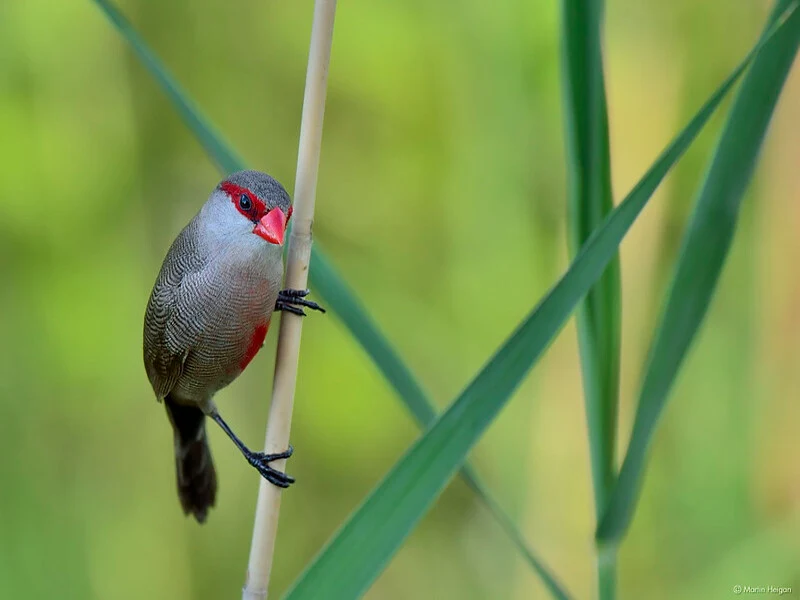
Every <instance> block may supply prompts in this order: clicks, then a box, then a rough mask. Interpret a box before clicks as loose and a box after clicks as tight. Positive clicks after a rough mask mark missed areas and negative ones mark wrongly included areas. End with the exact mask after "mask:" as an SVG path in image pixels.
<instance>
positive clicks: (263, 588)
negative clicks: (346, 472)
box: [242, 0, 336, 600]
mask: <svg viewBox="0 0 800 600" xmlns="http://www.w3.org/2000/svg"><path fill="white" fill-rule="evenodd" d="M335 15H336V0H316V2H315V4H314V21H313V24H312V27H311V48H310V50H309V54H308V71H307V72H306V89H305V95H304V97H303V117H302V121H301V124H300V147H299V150H298V156H297V175H296V178H295V186H294V193H295V196H294V206H293V215H292V216H293V221H294V223H293V225H292V229H291V233H290V235H289V248H288V255H287V260H286V262H287V264H286V283H285V286H286V287H287V288H290V289H305V287H306V285H307V283H308V265H309V261H310V260H311V224H312V221H313V220H314V200H315V196H316V189H317V172H318V170H319V154H320V146H321V144H322V118H323V115H324V113H325V91H326V87H327V83H328V64H329V62H330V55H331V43H332V41H333V21H334V16H335ZM302 329H303V318H302V317H300V316H298V315H293V314H290V313H287V312H284V313H282V314H281V325H280V331H279V334H278V348H277V355H276V359H275V377H274V379H273V384H272V403H271V405H270V409H269V421H268V422H267V433H266V441H265V444H264V449H265V452H268V453H276V452H282V451H284V450H286V448H287V447H288V445H289V431H290V429H291V425H292V408H293V405H294V392H295V386H296V383H297V364H298V359H299V356H300V335H301V333H302ZM285 463H286V461H285V460H281V461H275V463H273V464H274V466H275V468H276V469H283V468H284V467H285ZM280 505H281V490H280V488H278V487H276V486H274V485H272V484H271V483H269V482H267V481H266V480H265V479H263V478H262V479H261V482H260V485H259V488H258V502H257V504H256V515H255V523H254V524H253V540H252V544H251V546H250V560H249V562H248V565H247V579H246V581H245V586H244V589H243V591H242V598H243V600H265V599H266V597H267V590H268V588H269V577H270V572H271V571H272V561H273V555H274V551H275V536H276V535H277V532H278V514H279V511H280Z"/></svg>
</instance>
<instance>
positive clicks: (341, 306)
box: [95, 0, 568, 599]
mask: <svg viewBox="0 0 800 600" xmlns="http://www.w3.org/2000/svg"><path fill="white" fill-rule="evenodd" d="M95 2H96V3H97V4H98V5H99V6H100V8H101V9H102V10H103V12H104V13H105V15H106V16H107V17H108V19H109V20H110V21H111V22H112V23H113V25H114V26H115V27H116V28H117V30H118V31H119V33H120V34H122V36H123V37H124V38H125V39H126V40H127V41H128V42H129V43H130V45H131V47H132V48H133V50H134V52H135V53H136V55H137V56H138V57H139V59H140V60H141V61H142V63H143V64H144V66H145V67H146V68H147V70H148V71H149V72H150V74H151V75H152V76H153V77H154V78H155V80H156V81H157V82H158V84H159V85H160V86H161V87H162V89H163V90H164V91H165V92H166V93H167V95H168V96H169V98H170V100H171V101H172V103H173V105H174V106H175V108H176V110H177V111H178V113H179V114H180V116H181V118H182V119H183V120H184V122H185V123H186V125H187V126H188V127H189V129H191V131H192V132H193V133H194V134H195V136H196V137H197V138H198V140H200V142H201V144H202V146H203V148H204V149H205V150H206V152H207V153H208V155H209V156H210V157H211V158H212V160H213V161H214V163H215V164H216V165H217V167H218V168H219V170H220V171H222V172H223V173H230V172H233V171H239V170H242V169H245V168H246V165H245V162H244V161H243V160H242V159H241V158H240V157H239V155H238V154H236V152H234V150H233V149H232V148H231V146H230V145H229V144H227V143H226V142H225V141H224V139H223V138H222V136H221V135H220V134H219V132H218V131H217V130H216V129H215V128H214V127H213V125H212V124H211V123H210V122H209V121H208V119H206V118H205V117H204V116H203V115H202V113H200V111H199V109H197V108H196V107H195V106H194V104H193V103H192V102H191V100H190V99H189V96H188V94H186V92H185V91H184V90H182V89H181V87H180V86H179V85H178V84H177V83H176V82H175V80H174V78H173V77H172V76H171V75H170V74H169V73H168V72H167V70H166V68H165V67H164V66H163V65H162V64H161V61H160V60H159V59H158V58H157V57H156V56H155V54H154V53H153V52H152V51H151V50H150V49H149V48H148V47H147V45H146V44H145V42H144V40H143V39H142V38H141V36H139V34H138V33H137V32H136V30H135V29H133V27H132V26H131V24H130V23H129V22H128V20H127V19H126V18H125V17H124V15H122V14H121V13H120V12H119V10H117V9H116V7H114V5H113V4H111V3H109V2H108V1H107V0H95ZM309 276H310V279H311V285H312V286H313V287H314V288H315V290H316V291H317V292H318V293H319V294H320V295H321V296H322V298H324V300H325V304H326V305H327V307H328V308H329V309H330V310H331V311H332V312H333V313H335V314H337V315H338V316H339V318H340V319H341V320H342V322H343V323H344V324H345V326H346V327H347V328H348V329H349V330H350V332H351V333H352V335H353V337H354V338H355V339H356V340H357V341H358V342H359V343H360V344H361V346H362V348H363V349H364V351H365V352H366V353H367V355H368V356H369V357H370V358H371V359H372V361H373V362H374V363H375V365H376V366H377V367H378V369H379V370H380V371H381V372H382V373H383V375H384V376H385V377H386V379H387V380H388V381H389V383H390V384H391V385H392V386H393V387H394V389H395V391H396V392H397V394H398V396H399V397H400V399H401V400H402V401H403V402H404V404H405V405H406V407H407V408H408V410H409V411H410V412H411V414H412V416H413V417H414V418H415V419H416V420H417V422H418V423H419V425H420V426H421V427H427V426H428V425H430V424H431V423H432V422H433V421H434V420H435V418H436V410H435V408H434V406H433V404H432V402H431V401H430V400H429V399H428V397H427V395H426V394H425V392H424V391H423V389H422V387H421V386H420V384H419V382H418V381H417V379H416V377H415V376H414V375H413V373H412V372H411V371H410V369H409V368H408V367H407V366H406V365H405V364H404V363H403V361H402V360H401V359H400V357H399V356H398V354H397V352H396V351H395V350H394V348H393V347H392V345H391V344H390V343H389V341H388V340H387V339H386V337H385V336H384V335H383V334H382V333H381V332H380V330H379V329H378V326H377V325H376V324H375V322H374V321H373V320H372V319H371V318H370V316H369V314H368V313H367V311H366V310H365V308H364V307H363V305H362V304H361V303H360V302H359V300H358V299H357V298H356V296H355V295H354V294H353V292H352V291H351V290H350V288H349V287H348V285H347V284H346V283H345V282H344V280H343V279H342V278H341V277H340V276H339V275H338V273H336V271H335V269H334V267H333V265H332V264H331V263H330V261H329V260H328V259H327V258H326V256H325V254H324V253H323V251H322V250H321V249H320V246H319V242H315V244H314V248H313V251H312V255H311V267H310V272H309ZM462 475H463V476H464V479H465V481H466V483H467V485H469V486H470V487H471V488H472V489H473V490H474V491H475V492H476V493H477V494H478V496H479V497H480V498H481V500H482V501H483V503H484V504H485V505H486V507H487V508H488V509H489V512H490V513H491V514H492V515H493V517H494V518H495V519H496V520H497V522H498V523H499V524H500V527H501V528H502V529H503V530H504V531H505V532H506V533H507V534H508V535H509V537H510V538H511V541H512V542H513V543H514V545H515V546H516V547H517V550H518V551H519V552H520V553H521V554H522V556H523V557H524V558H525V560H527V562H528V563H529V565H530V566H531V568H532V569H533V570H534V571H536V572H537V573H538V574H539V576H540V577H541V578H542V580H543V582H544V583H545V585H546V586H547V588H548V589H549V590H550V591H551V593H552V594H553V596H554V597H556V598H561V599H566V598H568V595H567V593H566V592H565V591H564V588H563V586H562V585H561V584H560V583H559V582H558V581H557V580H556V579H555V577H554V575H552V573H551V572H550V570H549V568H548V567H547V566H546V565H545V564H544V563H543V562H542V560H541V559H539V558H538V557H537V556H536V554H535V553H534V552H533V551H532V550H531V549H530V548H529V547H528V545H527V543H526V542H525V539H524V538H523V536H522V534H521V533H520V532H519V530H518V529H517V528H516V526H515V525H514V523H513V521H512V520H511V518H510V517H509V516H508V515H507V514H506V513H505V512H504V511H503V509H502V508H501V507H500V505H499V504H498V502H497V501H496V500H495V499H494V498H492V497H491V495H490V494H489V491H488V490H487V489H486V487H485V486H484V485H483V483H482V482H481V481H480V479H479V478H478V475H477V474H476V473H475V472H474V471H473V470H472V469H471V468H470V467H469V466H468V465H467V466H464V468H463V469H462Z"/></svg>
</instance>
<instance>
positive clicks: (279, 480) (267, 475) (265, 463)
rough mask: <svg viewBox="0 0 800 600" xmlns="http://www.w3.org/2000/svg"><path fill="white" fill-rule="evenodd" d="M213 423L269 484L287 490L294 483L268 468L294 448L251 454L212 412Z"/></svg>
mask: <svg viewBox="0 0 800 600" xmlns="http://www.w3.org/2000/svg"><path fill="white" fill-rule="evenodd" d="M209 416H210V417H211V418H212V419H214V421H215V422H216V423H217V425H219V426H220V427H221V428H222V431H224V432H225V433H226V434H227V435H228V437H229V438H231V440H232V441H233V443H234V444H236V447H237V448H239V451H240V452H241V453H242V454H244V457H245V458H246V459H247V462H249V463H250V465H252V466H253V467H255V469H256V471H258V472H259V473H260V474H261V476H262V477H263V478H264V479H266V480H267V481H269V482H270V483H271V484H273V485H276V486H278V487H280V488H287V487H289V486H290V485H291V484H293V483H294V477H290V476H289V475H287V474H286V473H283V472H281V471H278V470H277V469H273V468H272V467H270V466H269V463H270V462H272V461H273V460H278V459H280V458H289V457H290V456H291V455H292V452H294V448H292V447H291V445H290V446H289V449H288V450H286V451H285V452H278V453H277V454H266V453H264V452H253V451H252V450H250V448H248V447H247V446H245V445H244V442H242V440H240V439H239V438H238V437H237V436H236V434H235V433H233V431H232V430H231V428H230V427H228V424H227V423H226V422H225V421H224V420H223V418H222V417H221V416H220V414H219V413H218V412H217V411H216V410H214V412H212V413H211V414H210V415H209Z"/></svg>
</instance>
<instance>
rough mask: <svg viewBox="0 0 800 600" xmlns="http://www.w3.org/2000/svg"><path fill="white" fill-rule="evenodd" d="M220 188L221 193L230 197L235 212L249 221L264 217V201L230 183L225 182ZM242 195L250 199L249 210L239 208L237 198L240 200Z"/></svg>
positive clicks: (265, 208) (245, 189)
mask: <svg viewBox="0 0 800 600" xmlns="http://www.w3.org/2000/svg"><path fill="white" fill-rule="evenodd" d="M220 188H221V189H222V191H223V192H225V193H226V194H228V196H230V198H231V202H233V205H234V206H235V207H236V210H238V211H239V212H240V213H242V214H243V215H244V216H245V217H247V218H248V219H250V220H251V221H258V220H259V219H260V218H261V217H262V216H264V214H266V212H267V206H266V204H264V201H263V200H262V199H261V198H259V197H258V196H256V195H255V194H254V193H253V192H251V191H250V190H248V189H247V188H244V187H242V186H240V185H236V184H235V183H231V182H230V181H225V182H224V183H223V184H222V185H221V186H220ZM243 195H244V196H247V197H248V198H249V199H250V204H251V207H250V210H243V209H242V207H241V206H239V198H241V197H242V196H243Z"/></svg>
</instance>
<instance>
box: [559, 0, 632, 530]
mask: <svg viewBox="0 0 800 600" xmlns="http://www.w3.org/2000/svg"><path fill="white" fill-rule="evenodd" d="M602 11H603V2H602V0H592V1H590V2H588V3H587V2H585V1H581V0H563V1H562V24H563V26H562V40H563V48H562V54H563V59H562V63H563V65H562V66H563V68H562V81H563V87H564V92H563V96H564V115H565V121H566V122H565V130H566V135H565V138H566V147H567V157H568V173H569V179H568V189H569V194H568V203H567V206H568V219H567V225H568V227H567V231H568V233H569V243H570V251H571V254H572V255H573V256H574V255H575V254H576V253H577V252H578V250H579V249H580V247H581V246H582V245H583V244H584V243H585V242H586V240H587V239H588V238H589V236H590V235H591V233H592V232H593V231H594V230H595V229H596V228H597V227H598V226H599V225H600V224H601V223H602V222H603V219H604V218H605V217H606V215H608V213H609V212H611V210H612V208H613V201H612V194H611V165H610V156H609V142H608V115H607V111H606V98H605V83H604V78H603V60H602V51H601V40H600V30H601V22H602ZM620 296H621V284H620V269H619V254H617V255H615V256H614V258H613V259H612V261H611V263H610V264H609V266H608V268H607V270H606V272H605V273H603V276H602V277H601V278H600V279H599V280H598V282H597V284H596V285H595V286H594V287H593V288H592V289H591V290H590V291H589V293H588V294H587V295H586V299H585V300H584V301H583V302H582V303H581V305H580V306H579V307H578V311H577V317H578V337H579V343H580V352H581V370H582V374H583V387H584V394H585V402H586V415H587V423H588V429H589V446H590V454H591V465H592V481H593V485H594V495H595V508H596V511H597V517H598V518H599V517H600V515H601V514H602V512H603V510H604V507H605V503H606V501H607V496H608V493H609V492H610V490H611V486H612V484H613V480H614V475H615V473H614V449H615V447H616V431H617V426H616V423H617V401H618V395H619V364H620V329H621V320H622V316H621V307H620Z"/></svg>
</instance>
